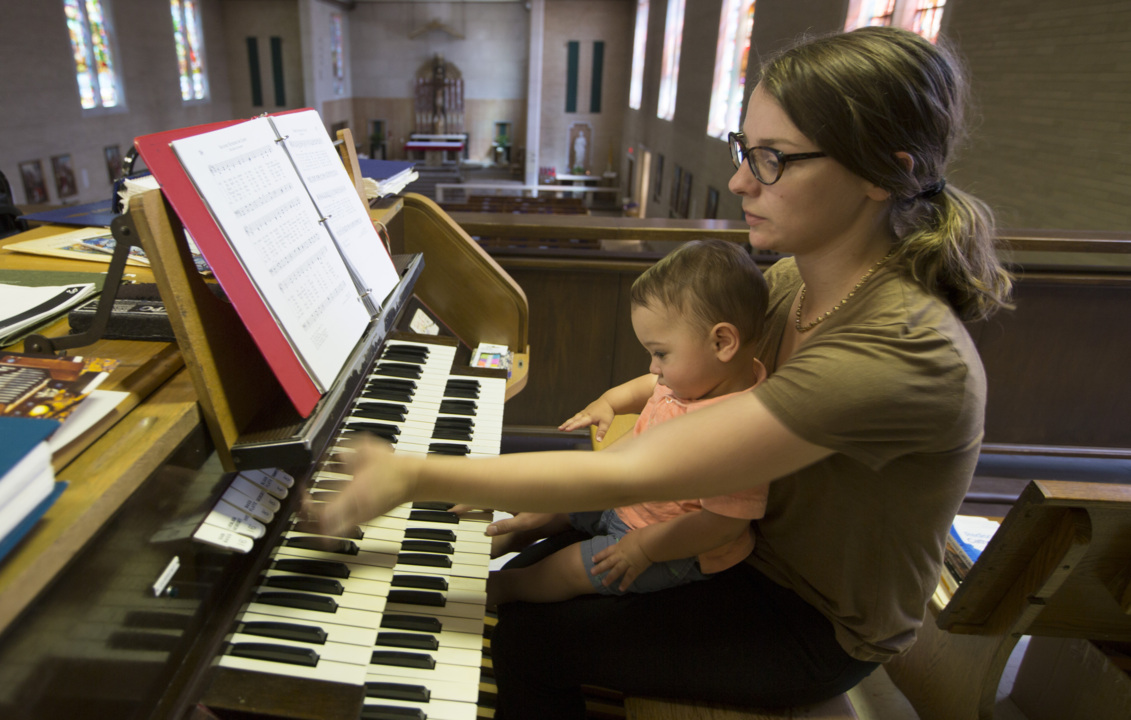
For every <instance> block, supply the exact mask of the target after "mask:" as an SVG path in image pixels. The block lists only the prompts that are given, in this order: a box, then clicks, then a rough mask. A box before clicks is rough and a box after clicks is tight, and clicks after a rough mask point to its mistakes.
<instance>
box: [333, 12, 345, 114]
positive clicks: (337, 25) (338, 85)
mask: <svg viewBox="0 0 1131 720" xmlns="http://www.w3.org/2000/svg"><path fill="white" fill-rule="evenodd" d="M330 60H331V63H332V64H333V69H334V94H335V95H341V94H342V93H344V92H345V91H346V61H345V57H344V55H343V50H342V16H341V15H339V14H338V13H333V14H331V15H330Z"/></svg>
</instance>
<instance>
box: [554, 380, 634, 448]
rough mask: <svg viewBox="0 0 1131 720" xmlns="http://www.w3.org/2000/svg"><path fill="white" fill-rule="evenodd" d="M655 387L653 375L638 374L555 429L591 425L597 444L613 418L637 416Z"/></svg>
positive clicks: (610, 390) (608, 391)
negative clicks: (594, 430)
mask: <svg viewBox="0 0 1131 720" xmlns="http://www.w3.org/2000/svg"><path fill="white" fill-rule="evenodd" d="M655 388H656V376H655V375H651V374H649V375H641V376H640V377H638V378H636V379H634V380H629V381H628V382H626V383H623V384H621V385H617V386H616V387H613V388H609V389H608V390H606V391H605V392H604V393H602V395H601V397H599V398H597V399H596V400H594V401H593V402H591V403H589V404H588V405H587V406H586V407H585V409H584V410H582V411H581V412H579V413H577V414H576V415H574V416H573V417H571V418H570V419H569V420H566V421H565V422H564V423H562V424H561V425H559V426H558V430H563V431H569V430H578V429H580V428H583V427H589V426H590V425H596V426H597V441H598V442H600V441H601V440H603V439H604V438H605V432H606V431H607V430H608V429H609V425H610V424H611V423H612V422H613V417H615V416H616V415H624V414H627V413H638V412H640V411H641V410H643V409H644V406H645V405H646V404H647V403H648V398H650V397H652V391H653V390H654V389H655Z"/></svg>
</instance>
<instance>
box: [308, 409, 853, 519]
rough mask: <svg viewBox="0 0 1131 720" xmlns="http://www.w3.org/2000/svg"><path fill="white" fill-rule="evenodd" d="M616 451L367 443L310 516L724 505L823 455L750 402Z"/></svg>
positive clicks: (694, 417) (660, 430) (655, 431)
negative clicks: (415, 508) (423, 453)
mask: <svg viewBox="0 0 1131 720" xmlns="http://www.w3.org/2000/svg"><path fill="white" fill-rule="evenodd" d="M618 444H620V445H622V447H621V448H620V450H619V451H618V452H584V451H577V450H565V451H557V452H540V453H515V454H508V455H500V456H498V457H494V458H477V459H469V458H450V457H430V458H427V459H425V458H421V457H412V456H406V455H394V454H393V453H392V451H391V449H390V448H389V446H388V445H386V444H384V443H380V442H378V441H370V442H368V443H365V444H363V445H362V446H361V447H360V448H359V452H358V453H357V458H356V460H355V465H354V472H355V478H354V482H352V483H350V485H349V486H348V487H347V489H346V490H345V491H343V492H342V493H341V494H339V495H338V496H337V497H336V498H335V499H334V500H333V501H332V502H330V503H327V504H326V505H324V506H322V507H319V508H314V509H313V511H314V512H315V513H316V514H317V515H318V516H319V517H320V518H321V520H322V522H323V523H324V525H325V527H326V528H327V530H330V531H333V530H340V529H342V528H345V527H348V526H350V525H352V524H356V523H358V522H363V521H365V520H369V519H370V518H373V517H375V516H377V515H381V514H383V513H386V512H388V511H389V510H391V509H392V508H393V507H396V506H397V505H401V504H403V503H405V502H409V501H411V500H443V501H447V502H457V503H464V504H468V505H472V506H474V507H505V508H508V509H511V510H512V511H533V512H567V511H575V510H601V509H604V508H610V507H619V506H621V505H631V504H632V503H636V502H643V501H647V500H679V499H681V498H685V497H712V496H715V495H726V494H728V493H732V492H737V491H739V490H744V489H747V488H750V487H754V486H756V485H761V484H764V483H768V482H770V481H772V480H775V479H777V478H779V477H782V476H783V475H786V474H788V473H791V472H794V471H796V470H799V469H801V468H803V467H805V466H807V465H810V464H812V463H814V462H816V461H818V460H820V459H821V458H824V457H826V456H828V455H830V454H831V453H832V451H831V450H828V449H826V448H822V447H820V446H817V445H814V444H812V443H810V442H807V441H805V440H803V439H801V438H800V437H798V436H797V435H795V434H794V433H793V432H791V431H790V430H789V429H788V428H786V427H785V426H784V425H783V424H781V423H780V422H779V421H778V420H777V418H775V417H774V416H773V415H772V414H771V413H770V412H769V410H767V409H766V407H765V406H764V405H763V404H762V403H761V402H760V401H759V400H758V399H757V398H756V397H755V396H754V395H753V394H752V393H742V394H740V395H738V396H736V397H734V398H730V399H728V400H725V401H723V402H720V403H717V404H715V405H711V406H709V407H705V408H703V409H701V410H698V411H696V412H693V413H689V414H687V415H684V416H682V417H678V418H675V419H673V420H671V421H669V422H666V423H663V424H661V425H658V426H656V427H654V428H651V429H650V430H649V431H648V432H646V433H644V434H642V435H640V436H638V437H634V438H631V439H626V440H625V441H624V442H623V443H618Z"/></svg>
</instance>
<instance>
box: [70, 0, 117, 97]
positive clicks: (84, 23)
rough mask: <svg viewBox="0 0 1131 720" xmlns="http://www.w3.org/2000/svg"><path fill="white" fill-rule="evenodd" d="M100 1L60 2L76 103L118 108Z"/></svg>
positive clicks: (108, 37)
mask: <svg viewBox="0 0 1131 720" xmlns="http://www.w3.org/2000/svg"><path fill="white" fill-rule="evenodd" d="M102 6H103V2H102V0H63V9H64V11H65V13H66V17H67V32H68V33H69V34H70V37H71V52H72V54H73V55H74V59H75V78H76V79H77V80H78V85H79V100H80V101H81V102H82V106H83V108H85V109H91V108H98V107H107V108H109V107H117V106H118V105H120V104H121V101H122V93H121V88H120V87H119V85H118V74H117V71H116V70H115V67H114V51H113V48H112V45H111V39H112V37H113V31H112V29H111V27H110V22H109V20H108V19H107V18H106V13H105V12H104V11H103V7H102Z"/></svg>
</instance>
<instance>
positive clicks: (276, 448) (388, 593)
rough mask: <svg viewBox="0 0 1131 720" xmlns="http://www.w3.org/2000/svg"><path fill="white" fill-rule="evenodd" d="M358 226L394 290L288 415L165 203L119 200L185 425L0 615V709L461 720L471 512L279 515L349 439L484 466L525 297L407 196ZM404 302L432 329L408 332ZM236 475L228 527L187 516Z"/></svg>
mask: <svg viewBox="0 0 1131 720" xmlns="http://www.w3.org/2000/svg"><path fill="white" fill-rule="evenodd" d="M372 215H373V217H374V219H375V221H377V222H379V223H380V224H381V225H383V226H384V227H385V228H386V229H387V230H388V234H389V236H390V241H391V246H392V247H391V250H392V252H393V254H394V257H395V259H396V260H397V261H398V270H400V271H401V272H402V278H403V279H402V287H401V288H400V289H399V290H400V295H397V294H396V293H394V296H395V297H394V300H393V303H394V305H395V307H394V308H392V309H391V311H390V312H389V313H386V315H383V316H381V317H380V318H378V319H377V320H376V321H375V322H374V323H373V325H372V326H371V328H370V331H369V334H368V335H367V336H366V337H365V338H364V339H363V341H362V342H361V343H360V344H359V347H358V349H357V350H356V351H355V354H354V357H353V358H352V360H351V363H352V364H351V367H349V368H348V369H347V370H346V371H344V372H343V373H342V375H341V376H340V377H339V384H343V383H344V385H343V386H342V387H335V388H334V389H333V390H331V391H328V392H327V393H326V394H325V396H324V397H323V401H322V403H320V405H319V407H318V408H316V410H315V412H314V413H313V414H312V415H311V418H308V419H303V418H300V417H298V416H297V414H295V413H294V411H293V409H290V408H289V406H288V403H287V401H286V399H285V397H284V396H283V394H282V389H281V388H280V387H279V386H278V385H277V383H276V381H275V380H274V378H273V376H272V375H271V373H270V372H269V371H268V370H267V368H266V366H265V363H264V362H263V360H262V357H261V356H260V355H259V354H258V351H257V350H256V349H255V348H254V346H253V345H252V343H251V340H250V337H249V336H248V334H247V331H246V330H245V329H244V328H243V326H242V324H241V323H240V322H239V320H238V318H237V317H236V315H235V313H234V311H233V310H232V308H231V307H230V306H227V305H226V303H224V301H222V300H220V299H218V298H216V297H215V295H213V294H212V293H211V292H210V291H209V290H208V289H207V288H206V287H205V284H204V281H203V280H202V278H201V277H200V276H199V275H198V274H197V273H196V272H195V271H194V270H193V269H192V265H191V259H190V258H189V257H188V254H187V250H186V248H185V243H184V238H183V230H182V229H181V228H180V227H179V224H178V222H177V221H176V220H175V215H174V214H173V213H172V210H171V208H169V207H168V205H166V204H165V201H164V199H163V197H162V196H161V194H160V192H158V191H151V192H149V193H147V194H145V195H144V196H142V198H141V201H140V202H139V203H135V204H134V205H133V206H132V207H131V210H130V220H131V225H130V228H131V230H130V231H131V232H135V233H137V235H138V236H139V239H140V241H141V243H142V245H143V246H144V248H145V250H146V252H147V254H148V255H149V256H150V257H151V259H152V260H153V266H154V274H155V277H156V280H157V284H158V286H159V287H160V290H161V294H162V298H163V299H164V300H165V301H166V303H167V305H168V306H169V310H170V312H169V314H170V316H171V319H172V322H173V325H174V331H175V334H176V336H177V338H178V345H179V346H180V350H181V354H182V356H183V359H184V364H185V373H186V374H187V375H188V376H189V377H190V378H191V381H192V387H193V388H194V389H195V392H196V395H197V398H196V399H197V400H198V402H199V407H200V413H201V415H202V416H203V420H204V422H203V423H199V424H198V425H197V426H196V428H195V430H194V431H193V432H192V433H190V434H189V436H188V438H187V440H186V441H185V442H183V443H182V444H181V446H180V447H179V448H178V450H177V451H176V452H175V453H174V454H173V455H172V456H171V457H169V459H168V461H166V462H164V463H163V464H162V465H161V466H160V468H159V469H158V471H157V472H155V473H153V474H152V475H151V476H150V477H148V478H147V479H146V480H145V481H144V482H142V483H140V486H139V487H138V488H137V490H136V491H134V492H133V493H132V495H130V497H129V498H128V500H126V501H125V502H124V503H123V504H122V506H121V508H120V509H119V510H118V511H117V512H116V513H114V514H113V516H112V517H110V518H109V520H108V521H107V522H106V523H105V524H104V526H103V527H102V528H101V529H100V530H99V531H98V532H96V533H94V537H93V539H92V540H91V541H90V542H88V543H86V545H85V547H83V548H82V550H81V552H79V553H77V555H76V556H75V557H74V559H73V560H71V561H70V562H69V564H68V565H67V566H66V568H65V569H64V570H63V571H61V572H59V573H57V575H56V576H55V577H54V579H53V582H50V583H49V584H48V586H47V588H46V589H45V590H43V591H42V592H40V593H39V594H38V595H37V596H36V597H35V598H34V600H33V601H31V602H30V603H28V604H27V606H26V607H24V608H23V610H22V612H21V613H20V614H19V616H18V617H17V618H16V619H14V620H13V621H11V622H9V623H8V625H7V628H6V629H5V630H4V634H3V635H2V636H0V717H4V718H5V719H6V720H17V719H23V718H27V719H29V720H30V719H33V718H34V719H36V720H42V719H46V718H63V717H70V718H120V719H126V718H173V719H176V720H187V719H189V718H192V719H202V718H311V719H313V718H318V719H323V720H330V719H337V718H340V719H341V720H357V719H358V718H372V719H374V720H377V719H385V718H395V719H397V720H401V719H402V718H421V719H424V718H432V719H434V720H445V719H450V720H461V719H464V718H474V717H476V715H477V709H476V703H477V700H478V695H479V677H480V665H481V652H482V645H483V624H484V604H485V580H486V575H487V562H488V557H489V555H488V553H489V550H490V544H489V541H488V539H487V538H486V537H485V536H484V535H483V527H484V525H483V523H484V521H485V520H486V518H485V517H482V516H480V517H475V516H470V517H469V516H462V517H457V516H455V515H453V514H452V513H450V512H447V509H446V507H444V506H437V505H428V506H425V507H403V508H398V509H396V510H395V511H393V512H392V513H390V514H388V515H387V516H384V517H381V518H377V519H375V520H374V521H372V522H370V523H368V524H364V525H362V526H359V527H356V528H353V529H352V531H351V532H350V533H348V535H349V536H348V537H344V538H325V537H319V536H316V535H315V534H313V533H312V532H311V531H312V530H313V528H312V527H311V526H310V525H309V524H308V523H306V522H305V521H304V520H303V519H302V518H301V517H300V514H298V513H297V510H298V509H299V508H300V506H301V503H302V501H303V498H304V497H305V496H311V497H312V499H314V500H315V501H319V500H320V499H324V498H325V497H326V495H327V494H329V493H333V492H335V491H337V490H338V489H340V487H341V486H342V484H343V483H347V482H349V481H350V480H349V477H350V476H349V475H348V474H346V473H344V472H343V470H344V467H343V466H342V464H341V459H342V453H343V452H348V450H343V448H342V445H343V443H344V441H345V440H347V439H348V437H349V436H350V435H351V434H354V433H358V432H363V431H368V432H373V433H376V434H378V435H380V436H382V437H386V438H387V439H389V440H390V441H391V442H393V443H394V451H395V452H413V453H428V452H443V453H454V454H469V455H479V454H497V453H498V452H499V444H500V440H501V427H502V411H503V402H504V400H505V399H506V398H508V397H510V396H512V395H514V394H515V393H517V392H518V391H519V390H520V389H521V388H522V386H523V384H524V382H525V377H526V371H527V358H528V353H529V341H528V339H527V332H528V327H527V307H526V299H525V296H524V294H523V292H522V290H521V289H520V288H519V287H518V286H517V285H516V284H515V283H514V282H513V281H512V280H511V279H510V278H509V276H508V275H507V274H506V273H505V272H503V271H502V270H501V269H500V268H499V267H498V265H496V264H495V263H494V262H493V261H492V260H491V259H490V258H489V257H488V256H487V255H486V254H485V253H484V252H483V251H482V250H480V249H479V248H478V246H476V245H475V243H474V242H473V241H472V240H471V239H470V238H469V237H468V236H467V235H466V234H465V233H463V231H462V230H460V229H459V228H458V226H456V225H455V224H454V223H453V222H452V221H451V220H450V218H448V217H447V216H446V215H445V214H444V213H443V212H442V211H441V210H439V208H438V207H437V206H436V205H434V204H433V203H432V202H431V201H429V200H427V199H426V198H423V197H420V196H414V195H407V196H405V197H401V198H394V199H391V200H388V201H386V202H385V203H384V204H382V205H380V206H379V207H377V208H375V209H373V210H372ZM421 258H423V269H422V268H421V262H422V260H421ZM413 283H415V284H413ZM417 312H420V313H424V314H425V315H426V316H428V317H429V318H430V319H432V320H433V321H434V322H435V323H436V325H437V326H438V327H439V328H440V334H438V335H419V334H414V333H408V332H405V329H406V328H407V327H408V323H409V321H410V320H411V318H412V317H414V316H415V314H416V313H417ZM480 342H489V343H494V344H504V345H507V346H508V347H510V348H512V349H513V350H514V351H515V361H514V366H513V369H512V372H511V374H510V376H509V378H508V376H507V374H506V373H505V372H503V371H498V370H482V369H478V368H471V367H469V366H468V363H469V360H470V354H471V350H472V349H473V348H474V347H475V346H476V345H477V344H478V343H480ZM181 382H182V385H183V384H184V381H183V380H182V381H181ZM288 411H289V412H288ZM205 429H207V432H206V431H205ZM255 468H263V469H265V471H264V472H256V471H255ZM248 482H252V483H255V485H254V486H250V485H248ZM237 485H238V486H239V487H240V489H241V491H242V492H243V495H242V496H241V497H243V498H245V499H246V498H252V499H256V500H259V501H260V502H259V504H257V505H253V504H251V503H250V501H249V504H248V505H247V507H246V511H247V515H244V516H242V517H241V518H240V520H239V523H236V522H235V521H234V520H233V521H232V523H233V524H232V525H230V526H227V527H226V528H224V529H220V528H219V527H218V526H215V525H209V524H208V521H206V520H202V518H205V517H206V516H207V515H208V513H209V511H210V510H211V509H213V508H215V507H217V503H218V500H219V498H220V496H221V495H223V494H224V493H228V492H233V488H235V487H236V486H237ZM249 488H250V489H249ZM252 496H255V497H252ZM272 510H274V511H273V512H272ZM231 514H232V513H231V512H230V511H229V514H228V515H229V517H230V516H231ZM257 518H258V519H257ZM241 523H242V524H241ZM206 527H208V528H211V529H210V531H209V532H207V533H201V528H206ZM249 528H250V530H249ZM194 536H200V537H205V538H206V539H207V540H208V542H200V541H198V540H194ZM247 546H250V550H249V551H247V552H241V551H240V549H243V548H246V547H247ZM0 599H3V598H2V596H0Z"/></svg>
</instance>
